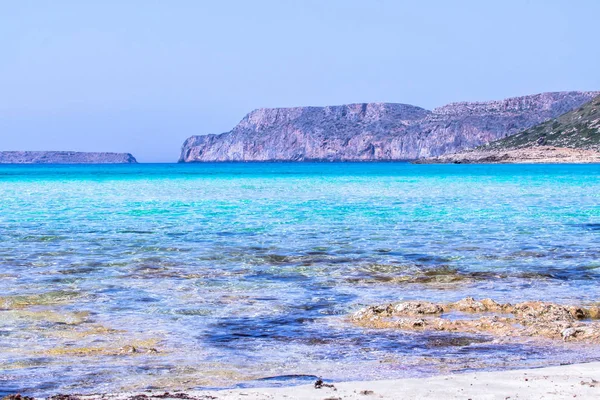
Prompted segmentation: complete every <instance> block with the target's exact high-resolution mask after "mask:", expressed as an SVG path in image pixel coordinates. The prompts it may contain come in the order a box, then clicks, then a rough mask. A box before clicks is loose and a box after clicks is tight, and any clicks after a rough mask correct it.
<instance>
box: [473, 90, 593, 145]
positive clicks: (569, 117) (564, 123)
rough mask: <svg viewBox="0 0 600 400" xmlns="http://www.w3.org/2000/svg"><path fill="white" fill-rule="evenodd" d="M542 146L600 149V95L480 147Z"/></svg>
mask: <svg viewBox="0 0 600 400" xmlns="http://www.w3.org/2000/svg"><path fill="white" fill-rule="evenodd" d="M541 145H543V146H554V147H568V148H573V149H586V150H596V151H600V96H598V97H596V98H594V99H593V100H592V101H590V102H588V103H586V104H584V105H582V106H581V107H579V108H577V109H575V110H573V111H569V112H567V113H566V114H563V115H561V116H560V117H558V118H555V119H551V120H549V121H546V122H544V123H541V124H539V125H536V126H534V127H532V128H529V129H526V130H524V131H522V132H520V133H517V134H514V135H511V136H508V137H506V138H504V139H500V140H497V141H494V142H491V143H489V144H487V145H485V146H481V147H480V149H481V150H506V149H519V148H526V147H532V146H541Z"/></svg>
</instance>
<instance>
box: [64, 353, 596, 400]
mask: <svg viewBox="0 0 600 400" xmlns="http://www.w3.org/2000/svg"><path fill="white" fill-rule="evenodd" d="M100 398H101V399H105V400H152V399H159V398H161V399H170V398H172V399H184V400H185V399H187V400H208V399H213V400H234V399H235V400H239V399H244V400H273V399H289V400H300V399H306V400H309V399H310V400H312V399H315V400H337V399H344V400H346V399H347V400H352V399H395V400H400V399H464V400H466V399H473V400H475V399H566V398H577V399H598V398H600V362H593V363H586V364H573V365H562V366H556V367H547V368H539V369H527V370H514V371H502V372H478V373H466V374H454V375H442V376H435V377H430V378H416V379H399V380H387V381H371V382H343V383H335V382H333V383H326V384H325V386H324V387H321V388H319V389H317V388H315V385H303V386H293V387H283V388H263V389H236V390H218V391H186V392H171V393H170V394H166V393H164V392H160V391H155V392H143V393H115V394H105V395H91V396H82V397H79V399H81V400H92V399H100ZM57 399H58V397H57ZM62 399H69V400H75V399H74V397H62Z"/></svg>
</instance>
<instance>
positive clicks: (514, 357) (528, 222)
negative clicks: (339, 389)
mask: <svg viewBox="0 0 600 400" xmlns="http://www.w3.org/2000/svg"><path fill="white" fill-rule="evenodd" d="M599 177H600V166H599V165H535V166H527V165H525V166H524V165H491V166H477V165H443V166H438V165H411V164H404V163H379V164H325V163H323V164H319V163H315V164H311V163H307V164H196V165H119V166H117V165H115V166H0V394H1V393H7V392H12V391H19V392H21V393H26V394H35V395H46V394H50V393H56V392H102V391H109V390H130V389H145V388H151V387H161V388H173V389H184V388H205V387H230V386H236V385H238V386H252V385H278V384H293V383H298V382H303V381H309V380H311V379H313V377H314V376H323V378H326V379H332V380H357V379H384V378H397V377H405V376H420V375H428V374H435V373H442V372H449V371H467V370H472V369H501V368H513V367H517V366H519V367H522V366H542V365H549V364H557V363H561V362H574V361H586V360H598V359H600V351H599V350H598V349H596V348H593V347H589V346H588V347H585V348H584V347H577V345H575V344H564V345H562V344H560V345H545V344H542V343H528V342H524V343H519V344H511V345H509V344H503V343H499V342H497V341H494V340H493V338H490V337H485V336H475V335H463V336H461V337H460V338H459V339H460V340H449V338H448V336H447V335H446V336H444V335H442V334H439V333H438V334H433V333H432V334H423V333H420V334H416V333H410V332H393V331H371V330H366V329H362V328H358V327H355V326H353V325H351V324H350V323H349V322H348V321H347V316H348V314H349V313H351V312H353V311H355V310H357V309H358V308H360V307H361V306H364V305H369V304H374V303H380V302H384V301H397V300H405V299H425V300H432V301H453V300H457V299H460V298H463V297H466V296H474V297H492V298H494V299H496V300H498V301H509V302H516V301H520V300H540V299H541V300H552V301H556V302H561V303H566V304H571V303H573V304H575V303H577V304H580V303H591V302H595V301H598V300H599V299H600V286H599V285H598V279H599V278H600V179H599ZM15 296H16V297H15ZM453 339H456V337H453ZM131 346H132V347H134V348H135V349H136V351H135V352H132V351H131ZM151 349H155V350H156V352H155V351H154V350H151Z"/></svg>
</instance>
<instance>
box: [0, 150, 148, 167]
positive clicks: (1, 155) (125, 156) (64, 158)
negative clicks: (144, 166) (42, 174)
mask: <svg viewBox="0 0 600 400" xmlns="http://www.w3.org/2000/svg"><path fill="white" fill-rule="evenodd" d="M135 163H137V161H136V159H135V157H133V156H132V155H131V154H129V153H85V152H75V151H0V164H135Z"/></svg>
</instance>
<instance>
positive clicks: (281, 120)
mask: <svg viewBox="0 0 600 400" xmlns="http://www.w3.org/2000/svg"><path fill="white" fill-rule="evenodd" d="M598 95H600V92H581V91H571V92H553V93H541V94H535V95H530V96H522V97H514V98H509V99H505V100H500V101H487V102H471V103H469V102H462V103H451V104H448V105H446V106H443V107H439V108H436V109H434V110H431V111H430V110H426V109H424V108H421V107H417V106H412V105H407V104H396V103H363V104H349V105H342V106H328V107H296V108H263V109H258V110H255V111H252V112H251V113H249V114H248V115H246V117H244V118H243V119H242V121H241V122H240V123H239V124H238V125H237V126H236V127H234V128H233V129H232V130H231V131H229V132H226V133H222V134H219V135H202V136H192V137H190V138H189V139H187V140H186V141H185V143H184V144H183V147H182V150H181V155H180V158H179V162H185V163H188V162H215V161H218V162H226V161H393V160H416V159H424V158H431V157H438V156H442V155H444V154H450V153H456V152H460V151H462V150H466V149H472V148H476V147H478V146H481V145H483V144H486V143H488V142H492V141H496V140H498V139H503V138H506V137H510V136H511V135H515V134H518V133H520V132H522V131H524V130H527V129H529V128H532V127H534V126H536V125H538V124H540V123H543V122H546V121H548V120H552V119H554V118H556V117H558V116H560V115H563V114H565V113H568V112H570V111H573V110H576V109H578V108H580V107H582V106H583V105H584V104H586V103H588V102H590V100H592V99H594V98H595V97H597V96H598ZM590 151H593V150H590Z"/></svg>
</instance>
